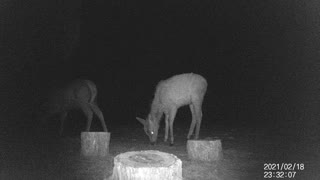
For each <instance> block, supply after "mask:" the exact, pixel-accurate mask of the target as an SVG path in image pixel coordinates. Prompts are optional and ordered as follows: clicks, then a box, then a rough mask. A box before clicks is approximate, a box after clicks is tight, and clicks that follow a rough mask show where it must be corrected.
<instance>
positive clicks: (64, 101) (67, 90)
mask: <svg viewBox="0 0 320 180" xmlns="http://www.w3.org/2000/svg"><path fill="white" fill-rule="evenodd" d="M97 93H98V91H97V87H96V85H95V84H94V83H93V82H92V81H90V80H82V79H81V80H75V81H73V82H71V83H70V84H68V85H67V86H66V87H64V88H61V89H59V90H56V91H54V93H52V94H51V95H50V97H49V100H48V102H47V103H46V106H45V110H46V112H45V115H44V116H43V117H42V120H48V119H52V118H53V116H55V115H59V118H60V121H61V122H60V134H62V132H63V126H64V121H65V119H66V117H67V115H68V112H69V111H70V110H72V109H80V110H82V111H83V113H84V115H85V116H86V118H87V126H86V129H85V130H86V131H89V130H90V126H91V122H92V119H93V114H95V115H96V116H97V117H98V118H99V120H100V122H101V125H102V128H103V130H104V131H107V126H106V124H105V121H104V117H103V114H102V112H101V110H100V108H99V107H98V104H97Z"/></svg>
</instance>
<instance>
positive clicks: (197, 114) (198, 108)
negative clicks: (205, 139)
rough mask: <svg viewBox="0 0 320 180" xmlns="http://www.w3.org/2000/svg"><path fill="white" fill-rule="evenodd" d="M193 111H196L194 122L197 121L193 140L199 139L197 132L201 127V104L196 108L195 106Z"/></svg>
mask: <svg viewBox="0 0 320 180" xmlns="http://www.w3.org/2000/svg"><path fill="white" fill-rule="evenodd" d="M195 111H196V120H197V126H196V134H195V139H198V138H199V131H200V126H201V121H202V109H201V104H197V106H195Z"/></svg>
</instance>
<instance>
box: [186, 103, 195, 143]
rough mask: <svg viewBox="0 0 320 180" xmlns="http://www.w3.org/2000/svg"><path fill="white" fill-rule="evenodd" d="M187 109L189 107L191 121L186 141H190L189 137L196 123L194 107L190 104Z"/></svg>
mask: <svg viewBox="0 0 320 180" xmlns="http://www.w3.org/2000/svg"><path fill="white" fill-rule="evenodd" d="M189 107H190V111H191V115H192V121H191V125H190V129H189V133H188V136H187V139H190V137H191V135H192V134H193V131H194V127H195V125H196V121H197V118H196V110H195V106H194V105H193V104H190V105H189Z"/></svg>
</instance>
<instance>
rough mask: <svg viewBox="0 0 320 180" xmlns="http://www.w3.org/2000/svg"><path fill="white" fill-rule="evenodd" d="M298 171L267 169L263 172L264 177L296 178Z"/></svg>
mask: <svg viewBox="0 0 320 180" xmlns="http://www.w3.org/2000/svg"><path fill="white" fill-rule="evenodd" d="M296 173H297V172H296V171H265V172H264V174H263V178H266V179H271V178H279V179H282V178H294V177H295V175H296Z"/></svg>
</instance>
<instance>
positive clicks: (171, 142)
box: [169, 108, 177, 146]
mask: <svg viewBox="0 0 320 180" xmlns="http://www.w3.org/2000/svg"><path fill="white" fill-rule="evenodd" d="M176 113H177V109H176V108H172V109H171V111H170V116H169V123H170V124H169V127H170V138H171V139H170V146H172V145H173V143H174V137H173V122H174V118H175V117H176Z"/></svg>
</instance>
